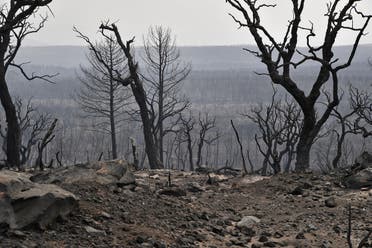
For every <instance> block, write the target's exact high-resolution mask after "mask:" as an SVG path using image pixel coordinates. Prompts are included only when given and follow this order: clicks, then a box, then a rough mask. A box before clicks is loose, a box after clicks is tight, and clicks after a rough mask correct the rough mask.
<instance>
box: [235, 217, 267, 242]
mask: <svg viewBox="0 0 372 248" xmlns="http://www.w3.org/2000/svg"><path fill="white" fill-rule="evenodd" d="M260 221H261V220H260V219H258V218H257V217H255V216H245V217H243V219H242V220H241V221H239V222H238V223H237V224H236V226H237V227H238V228H239V230H240V232H242V233H243V234H245V235H247V236H249V237H253V236H254V235H255V234H256V232H255V231H254V229H253V227H254V226H255V225H256V224H258V223H260Z"/></svg>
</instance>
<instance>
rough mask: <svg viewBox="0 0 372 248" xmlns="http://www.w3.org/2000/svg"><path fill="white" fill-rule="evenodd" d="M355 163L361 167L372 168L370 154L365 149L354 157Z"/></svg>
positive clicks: (371, 156)
mask: <svg viewBox="0 0 372 248" xmlns="http://www.w3.org/2000/svg"><path fill="white" fill-rule="evenodd" d="M355 165H356V166H358V165H359V166H361V167H362V168H363V169H366V168H372V154H370V153H369V152H367V151H365V152H363V153H362V154H360V155H359V156H358V157H357V158H356V159H355Z"/></svg>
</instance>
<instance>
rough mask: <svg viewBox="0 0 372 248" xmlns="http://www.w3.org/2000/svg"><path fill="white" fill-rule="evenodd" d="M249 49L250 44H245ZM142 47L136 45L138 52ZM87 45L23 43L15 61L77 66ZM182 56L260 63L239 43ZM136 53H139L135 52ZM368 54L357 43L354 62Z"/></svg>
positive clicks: (204, 65)
mask: <svg viewBox="0 0 372 248" xmlns="http://www.w3.org/2000/svg"><path fill="white" fill-rule="evenodd" d="M248 48H249V49H253V50H254V47H253V46H248ZM350 49H351V46H341V47H337V48H336V49H335V55H336V56H337V57H339V58H341V59H345V58H346V57H347V56H348V54H349V51H350ZM141 50H142V48H141V47H139V48H137V51H138V53H141ZM86 52H87V49H86V48H84V47H79V46H47V47H24V48H22V50H21V51H20V54H19V56H18V57H17V61H20V62H23V61H31V62H32V64H33V65H39V66H40V65H43V66H44V65H48V66H58V67H66V68H71V67H78V66H79V65H80V64H83V65H84V64H86V63H87V60H86V57H85V54H86ZM181 53H182V57H183V59H184V60H185V61H189V62H191V63H192V65H193V69H194V70H241V69H248V68H257V67H261V65H260V61H259V59H257V58H254V57H253V56H252V55H251V54H249V53H247V52H245V51H243V46H204V47H181ZM138 57H140V56H138ZM370 57H372V44H371V45H361V46H360V47H359V49H358V52H357V54H356V57H355V60H354V63H355V64H359V63H362V64H363V63H367V61H368V58H370Z"/></svg>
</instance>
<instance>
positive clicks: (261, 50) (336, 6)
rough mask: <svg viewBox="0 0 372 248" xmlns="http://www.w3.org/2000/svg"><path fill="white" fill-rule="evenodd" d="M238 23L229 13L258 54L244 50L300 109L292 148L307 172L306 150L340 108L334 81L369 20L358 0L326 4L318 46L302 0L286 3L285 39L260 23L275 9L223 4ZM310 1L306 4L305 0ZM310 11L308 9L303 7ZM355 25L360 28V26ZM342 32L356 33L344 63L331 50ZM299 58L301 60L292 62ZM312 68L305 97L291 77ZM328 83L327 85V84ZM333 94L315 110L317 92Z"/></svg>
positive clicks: (232, 1)
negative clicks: (296, 139) (267, 11)
mask: <svg viewBox="0 0 372 248" xmlns="http://www.w3.org/2000/svg"><path fill="white" fill-rule="evenodd" d="M226 2H227V3H228V4H229V5H230V6H231V7H232V8H233V9H234V10H236V11H237V13H238V14H240V15H241V16H242V18H241V19H240V18H238V17H236V15H233V14H230V15H231V16H232V18H233V19H234V21H235V22H236V23H237V24H238V25H239V27H241V28H246V29H247V30H249V32H250V34H251V35H252V36H253V38H254V40H255V43H256V45H257V47H258V51H252V50H249V49H246V50H247V51H249V52H250V53H252V54H253V55H255V56H256V57H258V58H259V59H260V60H261V61H262V63H263V64H264V65H265V66H266V70H267V73H262V75H266V76H269V77H270V79H271V81H272V82H273V83H274V84H277V85H280V86H282V87H283V88H284V89H285V90H286V91H287V92H288V93H289V94H290V95H291V96H292V97H293V98H294V99H295V100H296V102H297V103H298V105H299V106H300V108H301V110H302V113H303V117H304V123H303V128H302V129H301V133H300V138H299V142H298V144H297V152H296V153H297V156H296V170H297V171H302V170H305V169H307V168H309V167H310V151H311V147H312V145H313V143H314V140H315V139H316V137H317V136H318V134H319V132H320V130H321V128H322V126H323V125H324V124H325V123H326V121H327V120H328V118H329V117H330V115H331V113H332V110H333V109H334V108H335V107H336V106H337V105H338V104H339V95H338V93H339V92H338V91H339V78H338V73H339V72H340V71H341V70H343V69H346V68H347V67H349V66H350V65H351V63H352V61H353V59H354V56H355V53H356V50H357V48H358V45H359V42H360V40H361V38H362V36H363V35H364V31H365V30H366V28H367V26H368V24H369V21H370V19H371V17H372V16H371V15H366V14H364V13H363V12H361V11H359V10H358V8H357V4H358V2H359V0H350V1H346V2H345V3H344V2H341V1H339V0H333V1H330V2H329V3H328V4H327V7H328V8H327V12H326V14H325V16H326V18H327V27H326V28H325V31H324V33H323V36H324V40H323V42H322V43H321V44H320V45H319V46H317V45H313V42H312V38H313V37H314V36H315V31H314V28H313V25H312V23H311V22H310V26H308V27H305V24H303V23H302V19H303V12H304V9H305V2H306V1H305V0H291V1H290V2H291V3H292V14H291V17H290V18H291V19H289V23H288V26H287V28H286V29H285V30H283V32H282V33H283V34H284V37H283V38H282V39H281V40H280V41H278V40H277V39H276V38H275V37H274V36H273V35H272V34H271V33H270V31H269V29H268V28H267V27H266V26H265V25H264V24H263V22H262V20H263V16H262V15H261V13H260V12H261V10H262V9H264V8H268V7H275V6H276V5H275V4H267V3H264V2H262V1H256V0H244V1H242V0H226ZM309 2H310V1H309ZM308 6H309V8H311V5H308ZM358 23H360V25H359V26H357V25H358ZM303 31H305V32H308V34H307V36H306V37H305V38H306V45H307V52H304V51H303V50H301V49H299V47H298V41H299V39H300V38H301V37H300V32H303ZM343 31H348V32H350V31H352V32H354V33H356V36H355V40H354V43H353V46H352V49H351V51H350V53H349V56H348V58H347V59H346V61H340V60H339V59H337V58H336V57H335V53H334V45H335V42H336V39H337V38H338V37H339V35H340V34H341V33H342V32H343ZM296 54H298V55H299V56H301V57H302V58H301V59H299V60H298V61H297V57H296V56H295V55H296ZM308 62H310V63H317V64H318V65H319V72H318V73H317V74H316V75H315V78H314V82H313V84H312V88H311V90H310V92H309V93H308V94H306V93H305V91H304V90H303V89H301V88H300V85H299V82H298V81H296V79H295V78H294V77H293V74H292V72H293V71H294V69H297V70H299V69H300V68H301V65H304V64H305V63H308ZM327 82H328V83H327ZM326 85H327V86H329V87H330V88H331V89H332V90H331V92H332V101H331V102H330V103H329V104H328V105H327V106H326V108H325V110H324V111H323V112H322V113H321V112H320V110H318V109H317V107H316V106H317V104H318V103H319V102H318V100H319V97H320V95H321V90H322V88H324V87H325V86H326Z"/></svg>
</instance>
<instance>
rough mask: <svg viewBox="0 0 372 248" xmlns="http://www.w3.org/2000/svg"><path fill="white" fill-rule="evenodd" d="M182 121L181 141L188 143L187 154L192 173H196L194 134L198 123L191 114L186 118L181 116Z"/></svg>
mask: <svg viewBox="0 0 372 248" xmlns="http://www.w3.org/2000/svg"><path fill="white" fill-rule="evenodd" d="M180 121H181V123H180V124H181V128H180V131H179V132H180V133H181V136H180V139H181V140H182V141H181V142H186V144H187V152H188V157H189V167H190V171H194V169H195V168H194V157H193V146H194V145H193V139H192V132H193V130H194V128H195V125H196V121H195V119H194V117H193V116H192V114H191V113H189V115H188V116H187V117H186V116H185V115H183V114H180Z"/></svg>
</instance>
